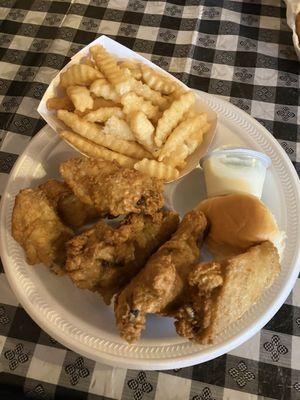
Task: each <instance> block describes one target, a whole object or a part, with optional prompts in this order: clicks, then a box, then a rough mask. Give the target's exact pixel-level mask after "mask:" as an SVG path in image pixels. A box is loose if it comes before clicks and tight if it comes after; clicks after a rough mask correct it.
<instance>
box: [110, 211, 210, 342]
mask: <svg viewBox="0 0 300 400" xmlns="http://www.w3.org/2000/svg"><path fill="white" fill-rule="evenodd" d="M205 228H206V218H205V216H204V214H203V213H202V212H201V211H199V212H195V211H191V212H190V213H188V214H186V215H185V217H184V218H183V220H182V222H181V223H180V225H179V227H178V229H177V231H176V232H175V233H174V234H173V236H172V238H171V239H170V240H169V241H168V242H166V243H164V244H163V245H162V246H161V247H160V248H159V250H158V251H157V252H156V253H155V254H153V255H152V257H151V258H150V259H149V260H148V262H147V264H146V266H145V267H144V268H143V269H142V270H141V272H140V273H139V274H138V275H137V276H136V277H135V278H134V279H133V280H132V281H131V282H130V283H129V285H128V286H127V287H126V288H125V289H124V290H123V291H122V292H120V293H119V294H118V296H117V297H116V301H115V315H116V322H117V326H118V329H119V331H120V334H121V336H122V337H123V338H124V339H125V340H127V341H128V342H130V343H131V342H134V341H136V340H138V339H139V337H140V334H141V331H142V329H144V327H145V323H146V314H148V313H160V314H162V315H169V314H170V313H172V310H173V308H174V305H175V304H176V303H177V302H178V301H179V299H180V297H181V295H182V293H183V291H184V288H185V287H186V285H187V278H188V274H189V272H190V270H191V267H192V266H193V265H194V264H195V262H196V261H197V259H198V258H199V255H200V250H199V243H200V242H201V240H202V236H203V233H204V230H205Z"/></svg>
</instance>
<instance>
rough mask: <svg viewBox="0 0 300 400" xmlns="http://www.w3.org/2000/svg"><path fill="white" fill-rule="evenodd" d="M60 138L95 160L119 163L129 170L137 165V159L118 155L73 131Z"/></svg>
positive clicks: (63, 134)
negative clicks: (101, 159) (100, 159)
mask: <svg viewBox="0 0 300 400" xmlns="http://www.w3.org/2000/svg"><path fill="white" fill-rule="evenodd" d="M60 137H61V138H62V139H64V140H65V141H66V142H68V143H69V144H71V145H72V146H74V147H75V148H76V149H77V150H78V151H79V152H81V153H82V154H84V155H86V156H88V157H95V158H103V159H104V160H108V161H117V162H118V163H119V164H120V165H122V166H123V167H127V168H132V167H133V166H134V164H135V163H136V159H133V158H130V157H127V156H124V155H123V154H119V153H116V152H115V151H111V150H108V149H106V148H105V147H102V146H99V145H97V144H95V143H92V142H90V141H89V140H87V139H84V138H82V137H81V136H79V135H77V134H76V133H74V132H71V131H62V132H61V133H60Z"/></svg>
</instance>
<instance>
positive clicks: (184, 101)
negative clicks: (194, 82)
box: [154, 91, 195, 147]
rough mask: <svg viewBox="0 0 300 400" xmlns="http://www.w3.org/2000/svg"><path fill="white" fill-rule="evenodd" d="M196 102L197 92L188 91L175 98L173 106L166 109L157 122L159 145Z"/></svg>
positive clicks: (156, 136)
mask: <svg viewBox="0 0 300 400" xmlns="http://www.w3.org/2000/svg"><path fill="white" fill-rule="evenodd" d="M194 103H195V93H193V92H191V91H190V92H188V93H185V94H183V95H182V96H180V98H179V99H178V100H175V101H174V102H173V103H172V104H171V106H170V107H169V108H168V109H167V110H165V111H164V113H163V115H162V117H161V118H160V119H159V120H158V122H157V128H156V131H155V136H154V141H155V144H156V145H157V146H158V147H161V146H162V144H163V143H164V142H165V141H166V139H167V138H168V136H169V134H170V133H171V132H172V130H173V129H174V128H175V127H176V125H177V124H178V123H179V122H180V120H181V119H182V117H183V116H184V114H185V113H186V112H187V111H188V109H189V108H190V107H191V106H192V105H193V104H194Z"/></svg>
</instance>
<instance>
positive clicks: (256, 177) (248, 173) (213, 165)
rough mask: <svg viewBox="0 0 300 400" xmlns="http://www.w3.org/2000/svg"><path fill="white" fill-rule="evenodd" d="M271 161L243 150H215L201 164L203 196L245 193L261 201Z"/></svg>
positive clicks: (263, 156) (255, 152)
mask: <svg viewBox="0 0 300 400" xmlns="http://www.w3.org/2000/svg"><path fill="white" fill-rule="evenodd" d="M270 164H271V160H270V158H269V157H268V156H266V155H265V154H263V153H259V152H257V151H253V150H249V149H244V148H225V149H217V150H215V151H213V152H211V153H209V154H207V155H206V156H205V157H204V158H203V159H202V161H201V165H202V167H203V170H204V177H205V183H206V190H207V196H208V197H213V196H220V195H226V194H231V193H241V192H242V193H248V194H252V195H254V196H257V197H258V198H261V195H262V190H263V185H264V181H265V177H266V170H267V168H268V167H269V166H270Z"/></svg>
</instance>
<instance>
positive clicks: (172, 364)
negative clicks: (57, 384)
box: [0, 89, 300, 370]
mask: <svg viewBox="0 0 300 400" xmlns="http://www.w3.org/2000/svg"><path fill="white" fill-rule="evenodd" d="M193 90H195V91H197V92H198V94H199V95H200V96H202V99H203V100H204V101H205V102H206V103H207V104H208V105H209V106H212V105H215V106H216V107H217V106H218V105H220V106H221V108H222V109H223V111H224V110H225V111H226V109H228V108H229V110H230V109H231V110H230V111H231V112H232V111H233V113H234V112H235V113H236V114H237V115H239V116H240V117H241V118H242V119H243V120H246V121H247V122H248V123H250V124H251V125H253V126H254V127H255V128H256V129H258V130H259V131H260V132H261V133H262V136H264V137H265V136H267V138H268V139H269V140H270V141H271V142H272V145H273V146H274V147H275V148H276V149H277V151H278V152H279V153H280V157H281V158H282V159H283V161H284V162H285V164H286V166H288V171H289V174H290V178H291V180H292V181H293V183H294V186H293V188H294V192H295V196H296V200H297V199H298V203H299V199H300V183H299V180H298V175H297V173H296V170H295V168H294V166H293V164H292V162H291V160H290V159H289V157H288V156H287V154H286V153H285V151H284V150H283V149H282V148H281V146H280V144H279V143H278V141H277V140H276V139H275V138H274V136H273V135H272V134H271V133H270V132H269V131H268V130H267V129H266V128H265V127H264V126H262V125H261V124H260V123H259V122H258V121H256V120H255V119H254V118H253V117H252V116H251V115H249V114H247V113H246V112H245V111H243V110H241V109H239V108H238V107H236V106H235V105H234V104H232V103H230V102H227V101H225V100H224V99H222V98H219V97H217V96H214V95H211V94H208V93H205V92H202V91H199V90H197V89H193ZM212 108H213V107H212ZM213 109H214V108H213ZM224 114H225V115H224ZM218 120H225V121H226V112H225V113H224V112H223V114H222V111H221V113H220V111H219V113H218ZM45 129H51V128H50V127H49V126H47V125H46V126H45V127H43V128H42V129H41V130H40V131H39V132H38V134H37V135H35V136H34V137H33V138H32V139H31V140H30V142H29V143H28V145H27V146H26V148H25V149H24V151H23V153H22V154H20V156H19V158H18V160H17V162H16V163H15V165H14V167H13V168H12V170H11V172H10V176H9V178H8V181H7V184H6V187H5V190H4V193H3V196H2V199H1V214H0V218H1V221H4V220H5V219H4V212H5V210H6V203H7V200H8V199H7V197H8V188H9V186H10V184H11V180H12V176H13V175H14V171H15V170H17V169H18V168H19V165H20V164H21V163H22V161H23V157H25V156H26V153H27V151H28V149H29V148H30V147H31V146H33V145H34V144H33V143H34V141H35V140H38V139H37V138H38V137H39V135H40V134H41V133H42V131H43V130H45ZM299 219H300V217H299V216H298V221H299ZM4 228H5V224H4V223H3V222H2V223H1V238H3V237H4V236H3V235H4ZM296 240H297V242H298V246H297V247H296V249H295V254H294V257H293V270H292V273H291V274H290V275H288V278H287V279H286V281H285V284H284V285H283V288H282V289H281V291H280V292H279V294H278V295H277V297H276V298H275V300H274V303H273V305H272V307H270V308H269V310H268V311H266V312H265V313H264V314H262V315H260V316H258V317H257V318H255V320H254V321H253V322H252V324H250V325H249V326H246V327H245V328H244V329H242V330H241V331H239V333H238V334H236V335H235V336H236V337H230V338H228V339H227V340H226V341H225V342H222V343H220V344H217V345H214V346H211V347H206V348H203V349H199V352H195V353H193V354H185V355H181V356H176V357H175V356H174V357H170V358H167V357H163V358H161V359H159V358H152V359H151V358H147V357H144V358H142V357H140V358H130V357H129V356H126V359H124V358H122V357H120V356H117V355H113V354H108V353H106V352H103V351H101V350H99V349H97V351H94V353H92V348H91V347H87V345H86V344H83V343H81V342H80V341H78V340H76V339H74V338H73V337H71V336H67V337H65V335H63V332H60V331H59V330H58V329H56V330H55V329H52V327H51V324H50V322H49V321H48V324H47V320H45V319H44V318H43V314H40V313H38V312H36V311H37V310H35V309H34V308H32V307H30V306H31V303H30V301H29V299H28V297H27V296H26V295H25V294H24V293H22V292H21V293H20V291H19V288H18V285H17V282H16V280H15V279H14V277H13V274H12V273H11V272H10V269H9V267H8V264H9V261H8V259H7V257H8V256H7V254H6V252H5V248H4V239H1V240H0V253H1V258H2V261H3V266H4V270H5V273H6V277H7V279H8V281H9V284H10V286H11V287H12V288H13V292H14V294H15V296H16V297H17V299H18V300H19V301H20V303H21V305H22V306H23V307H24V309H25V310H26V312H27V313H28V314H29V315H30V317H31V318H32V319H33V320H34V321H35V322H36V323H37V324H38V325H39V326H40V327H41V328H42V329H43V330H44V331H46V332H48V333H49V334H51V336H53V337H54V338H55V339H56V340H58V341H59V342H60V343H62V344H63V345H65V346H66V347H67V348H70V349H72V350H74V351H76V352H78V353H80V354H83V355H84V356H86V357H88V358H92V359H94V360H96V361H99V362H102V363H105V364H108V365H112V366H116V365H117V366H119V367H123V368H130V369H141V368H144V369H147V370H154V369H160V370H164V369H172V368H178V367H187V366H191V365H194V364H196V363H201V362H205V361H209V360H211V359H213V358H215V357H218V356H220V355H222V354H225V353H227V352H229V351H230V350H232V349H234V348H236V347H237V346H239V345H241V344H242V343H244V342H245V341H247V340H248V339H250V338H251V337H252V336H253V335H255V334H256V333H257V332H258V331H259V330H260V329H261V328H262V327H263V326H264V325H265V324H266V323H267V322H268V321H269V320H270V319H271V318H272V317H273V315H275V313H276V312H277V311H278V309H279V308H280V307H281V305H282V304H283V303H284V301H285V300H286V298H287V297H288V295H289V293H290V292H291V290H292V289H293V286H294V284H295V282H296V279H297V277H298V274H299V271H300V234H299V231H298V237H297V238H296ZM297 242H296V245H297Z"/></svg>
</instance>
